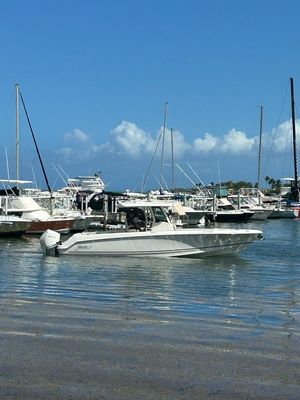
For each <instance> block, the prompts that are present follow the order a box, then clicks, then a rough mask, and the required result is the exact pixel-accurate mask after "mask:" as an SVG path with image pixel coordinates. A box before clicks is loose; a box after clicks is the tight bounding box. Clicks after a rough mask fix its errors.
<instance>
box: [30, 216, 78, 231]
mask: <svg viewBox="0 0 300 400" xmlns="http://www.w3.org/2000/svg"><path fill="white" fill-rule="evenodd" d="M73 224H74V219H57V220H55V219H53V220H46V221H32V222H31V225H30V227H29V229H28V230H27V231H26V233H30V234H42V233H43V232H45V231H46V230H47V229H52V230H54V231H57V232H60V233H69V232H70V231H71V229H72V226H73Z"/></svg>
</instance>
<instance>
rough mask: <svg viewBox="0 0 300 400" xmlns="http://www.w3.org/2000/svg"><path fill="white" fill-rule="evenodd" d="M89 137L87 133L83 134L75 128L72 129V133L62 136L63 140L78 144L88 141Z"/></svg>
mask: <svg viewBox="0 0 300 400" xmlns="http://www.w3.org/2000/svg"><path fill="white" fill-rule="evenodd" d="M90 136H91V135H89V134H88V133H85V132H83V131H82V130H80V129H78V128H76V129H73V131H72V132H67V133H65V134H64V139H65V140H68V141H69V140H76V141H78V142H88V141H90Z"/></svg>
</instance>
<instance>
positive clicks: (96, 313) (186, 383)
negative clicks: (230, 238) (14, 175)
mask: <svg viewBox="0 0 300 400" xmlns="http://www.w3.org/2000/svg"><path fill="white" fill-rule="evenodd" d="M0 340H1V350H0V357H1V367H0V371H1V385H0V398H1V400H6V399H22V400H25V399H56V400H58V399H131V400H132V399H164V400H166V399H206V398H207V399H271V398H272V399H295V400H296V399H298V398H299V393H300V362H299V360H300V350H299V336H298V334H297V333H295V332H292V331H289V332H282V331H278V332H276V330H275V331H274V332H273V333H272V335H270V332H265V333H264V332H263V333H259V332H255V330H254V329H253V328H251V329H249V328H247V326H246V325H245V326H241V324H240V323H237V324H231V326H228V321H227V322H226V321H224V320H218V319H215V320H213V321H212V320H211V318H210V319H206V320H205V319H202V320H201V319H199V317H193V316H187V317H183V316H182V315H181V316H178V315H177V314H174V313H173V314H172V313H155V314H151V313H144V312H142V311H140V310H139V311H138V310H134V308H133V307H131V306H130V304H129V305H128V307H127V306H126V305H124V306H122V307H119V306H118V307H117V306H112V305H110V306H107V305H106V306H101V304H97V305H96V304H92V303H88V302H85V303H84V304H83V303H82V302H80V301H76V300H75V301H74V299H72V300H68V301H66V300H64V301H63V302H62V301H57V302H56V301H53V299H52V300H51V301H47V300H44V301H42V300H32V299H28V300H27V301H24V298H22V299H18V298H5V299H2V302H1V324H0Z"/></svg>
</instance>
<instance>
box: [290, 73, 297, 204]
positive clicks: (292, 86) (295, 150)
mask: <svg viewBox="0 0 300 400" xmlns="http://www.w3.org/2000/svg"><path fill="white" fill-rule="evenodd" d="M290 83H291V107H292V127H293V152H294V180H295V182H294V188H293V191H294V192H295V195H296V197H297V198H296V199H295V200H296V201H299V193H298V166H297V146H296V118H295V97H294V80H293V78H290Z"/></svg>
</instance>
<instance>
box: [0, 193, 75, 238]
mask: <svg viewBox="0 0 300 400" xmlns="http://www.w3.org/2000/svg"><path fill="white" fill-rule="evenodd" d="M0 208H1V210H2V212H3V214H5V215H7V216H17V217H21V218H22V219H24V220H27V221H29V222H30V226H29V228H28V229H27V230H26V233H36V234H40V233H43V232H44V231H45V230H46V229H54V230H57V231H59V232H61V233H69V232H70V230H71V228H72V226H73V224H74V218H70V217H64V216H53V215H50V214H49V213H48V211H47V210H45V209H43V208H42V207H41V206H40V205H39V204H38V203H37V202H36V201H35V200H34V199H33V198H32V197H28V196H18V195H16V194H13V193H11V194H7V195H0Z"/></svg>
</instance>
